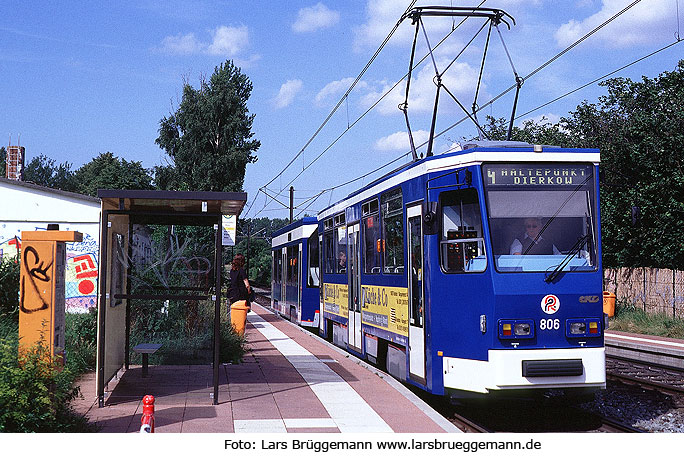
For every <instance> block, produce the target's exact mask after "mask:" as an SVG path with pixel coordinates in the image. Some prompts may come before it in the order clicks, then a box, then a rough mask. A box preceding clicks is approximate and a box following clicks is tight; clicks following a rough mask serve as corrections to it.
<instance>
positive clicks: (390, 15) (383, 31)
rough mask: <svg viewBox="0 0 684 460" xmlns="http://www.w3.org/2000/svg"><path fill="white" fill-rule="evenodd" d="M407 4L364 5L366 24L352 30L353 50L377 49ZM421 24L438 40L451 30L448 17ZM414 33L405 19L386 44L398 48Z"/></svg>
mask: <svg viewBox="0 0 684 460" xmlns="http://www.w3.org/2000/svg"><path fill="white" fill-rule="evenodd" d="M408 3H409V2H408V1H406V2H403V1H397V0H368V2H367V4H366V22H365V23H363V24H361V25H360V26H358V27H355V28H354V29H353V31H354V49H355V50H356V51H361V50H364V49H366V48H377V47H378V45H380V43H382V41H383V40H384V39H385V37H387V34H389V33H390V31H391V30H392V28H394V26H395V25H396V23H397V21H398V20H399V19H400V18H401V15H402V14H404V12H405V11H406V7H407V6H408ZM458 19H459V18H457V20H458ZM425 21H426V22H425V28H426V30H427V32H428V35H432V34H435V35H434V37H435V38H437V36H439V38H441V37H442V36H443V35H444V34H445V33H447V32H448V31H450V30H451V27H452V24H453V20H452V18H448V17H430V18H427V19H426V20H425ZM414 32H415V27H414V26H413V25H412V24H411V21H410V20H409V19H406V20H404V21H403V22H402V23H401V25H400V26H399V28H398V29H397V30H396V31H395V33H394V35H393V36H392V39H391V40H390V41H389V42H388V44H389V45H400V46H404V45H406V44H410V43H411V41H412V40H413V36H414ZM439 38H437V39H439ZM421 40H422V33H421Z"/></svg>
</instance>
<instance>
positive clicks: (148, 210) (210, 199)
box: [96, 190, 247, 407]
mask: <svg viewBox="0 0 684 460" xmlns="http://www.w3.org/2000/svg"><path fill="white" fill-rule="evenodd" d="M98 197H99V198H100V199H101V202H102V204H101V206H102V208H101V221H100V273H99V291H98V292H99V296H98V332H97V371H96V380H97V394H98V400H99V406H100V407H104V404H105V386H106V385H107V383H108V382H109V381H110V380H111V379H112V378H113V377H114V376H115V375H116V374H117V372H118V371H119V370H120V369H122V367H123V368H126V369H128V365H129V355H130V350H131V346H130V343H129V342H130V315H131V310H130V301H131V300H209V299H211V300H212V301H214V325H213V327H214V333H213V336H214V343H213V384H214V395H213V399H214V402H213V403H214V405H216V404H218V387H219V383H218V382H219V365H220V363H219V345H220V311H221V310H220V307H221V286H222V279H221V268H222V258H221V250H222V217H223V216H226V215H234V216H236V218H237V216H238V215H239V214H240V212H241V211H242V209H243V208H244V205H245V203H246V202H247V194H246V193H242V192H195V191H192V192H184V191H166V190H98ZM150 224H157V225H192V226H204V227H213V228H214V233H215V235H214V241H215V247H214V249H215V250H214V254H213V255H214V263H213V267H212V273H211V274H210V276H211V277H212V278H210V279H213V280H214V283H213V286H212V289H207V290H205V291H204V292H199V293H198V292H194V293H193V292H188V293H183V290H171V289H168V290H166V291H165V292H162V293H156V294H141V293H133V292H131V285H130V271H131V264H129V263H127V262H126V261H127V260H131V256H132V249H133V248H132V246H133V245H132V244H131V241H132V236H133V226H134V225H150Z"/></svg>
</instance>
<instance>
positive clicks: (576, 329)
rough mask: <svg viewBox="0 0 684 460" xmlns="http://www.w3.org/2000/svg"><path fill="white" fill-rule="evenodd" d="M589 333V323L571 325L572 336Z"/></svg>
mask: <svg viewBox="0 0 684 460" xmlns="http://www.w3.org/2000/svg"><path fill="white" fill-rule="evenodd" d="M586 333H587V323H585V322H581V323H570V334H572V335H584V334H586Z"/></svg>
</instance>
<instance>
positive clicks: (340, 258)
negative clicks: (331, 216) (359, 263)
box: [335, 225, 347, 273]
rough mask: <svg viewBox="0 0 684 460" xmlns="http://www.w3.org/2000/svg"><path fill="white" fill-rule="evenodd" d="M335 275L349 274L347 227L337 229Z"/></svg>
mask: <svg viewBox="0 0 684 460" xmlns="http://www.w3.org/2000/svg"><path fill="white" fill-rule="evenodd" d="M335 273H347V226H346V225H343V226H341V227H337V228H336V229H335Z"/></svg>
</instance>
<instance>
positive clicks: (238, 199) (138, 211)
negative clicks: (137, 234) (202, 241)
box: [97, 189, 247, 225]
mask: <svg viewBox="0 0 684 460" xmlns="http://www.w3.org/2000/svg"><path fill="white" fill-rule="evenodd" d="M97 196H98V197H99V198H100V199H101V200H102V209H104V210H108V211H113V212H117V211H119V212H122V213H124V214H128V215H130V216H131V221H132V223H150V224H152V223H156V224H164V223H171V224H185V225H207V224H208V223H209V222H208V221H209V220H210V221H211V223H215V222H216V220H215V216H217V215H227V214H234V215H239V214H240V213H241V212H242V209H243V208H244V206H245V203H246V202H247V194H246V193H244V192H201V191H192V192H185V191H177V190H109V189H100V190H98V191H97ZM204 203H206V205H204ZM203 216H206V217H207V219H205V218H203Z"/></svg>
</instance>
